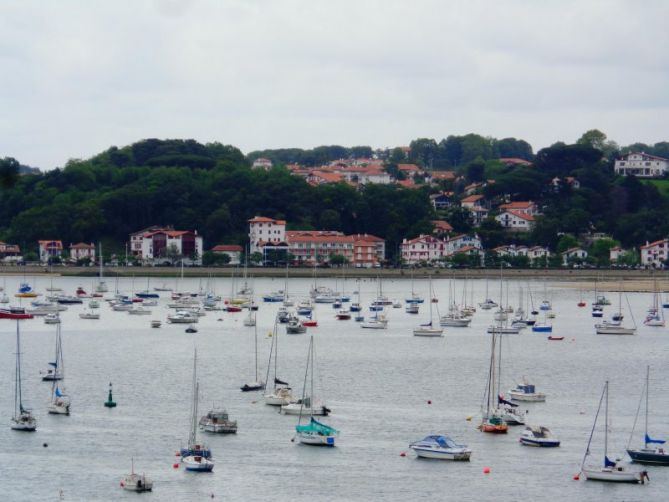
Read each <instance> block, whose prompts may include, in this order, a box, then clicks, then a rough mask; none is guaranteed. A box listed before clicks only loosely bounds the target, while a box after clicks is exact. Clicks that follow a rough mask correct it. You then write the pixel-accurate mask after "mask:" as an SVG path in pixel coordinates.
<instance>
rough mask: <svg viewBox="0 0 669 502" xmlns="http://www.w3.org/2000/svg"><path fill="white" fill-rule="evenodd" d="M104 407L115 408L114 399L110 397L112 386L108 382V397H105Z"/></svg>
mask: <svg viewBox="0 0 669 502" xmlns="http://www.w3.org/2000/svg"><path fill="white" fill-rule="evenodd" d="M105 407H106V408H116V401H114V398H113V397H112V384H111V382H109V396H108V397H107V400H106V401H105Z"/></svg>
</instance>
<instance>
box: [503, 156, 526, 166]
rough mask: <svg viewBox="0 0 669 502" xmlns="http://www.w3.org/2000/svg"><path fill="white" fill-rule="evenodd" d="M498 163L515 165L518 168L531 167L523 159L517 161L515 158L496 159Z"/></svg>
mask: <svg viewBox="0 0 669 502" xmlns="http://www.w3.org/2000/svg"><path fill="white" fill-rule="evenodd" d="M498 160H499V161H500V162H502V163H503V164H516V165H519V166H531V165H532V162H530V161H528V160H525V159H518V158H516V157H506V158H501V159H498Z"/></svg>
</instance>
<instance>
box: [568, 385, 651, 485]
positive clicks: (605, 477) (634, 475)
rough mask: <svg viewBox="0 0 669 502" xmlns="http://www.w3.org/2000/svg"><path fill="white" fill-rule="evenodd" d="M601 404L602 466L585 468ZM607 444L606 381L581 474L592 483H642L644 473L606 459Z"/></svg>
mask: <svg viewBox="0 0 669 502" xmlns="http://www.w3.org/2000/svg"><path fill="white" fill-rule="evenodd" d="M602 402H604V403H605V405H604V464H603V465H602V466H588V467H586V466H585V461H586V460H587V458H588V456H590V444H591V443H592V436H593V435H594V433H595V428H596V427H597V418H598V417H599V412H600V411H601V409H602ZM608 442H609V381H608V380H607V381H606V383H605V384H604V389H603V390H602V396H601V397H600V398H599V406H598V407H597V414H596V415H595V422H594V423H593V424H592V431H591V432H590V439H588V446H587V447H586V448H585V454H584V455H583V461H582V462H581V472H582V473H583V475H584V476H585V479H587V480H593V481H611V482H617V483H643V480H644V478H645V477H646V476H645V472H642V471H637V470H633V469H630V468H629V466H626V465H623V464H620V463H619V462H620V461H619V460H616V461H615V462H614V461H612V460H610V459H609V457H608Z"/></svg>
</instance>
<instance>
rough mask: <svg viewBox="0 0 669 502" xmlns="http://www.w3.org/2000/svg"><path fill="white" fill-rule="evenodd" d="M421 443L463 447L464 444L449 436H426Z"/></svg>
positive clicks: (443, 446)
mask: <svg viewBox="0 0 669 502" xmlns="http://www.w3.org/2000/svg"><path fill="white" fill-rule="evenodd" d="M419 443H424V444H429V445H435V444H436V445H439V446H440V447H442V448H462V447H463V446H462V445H459V444H457V443H456V442H455V441H453V440H452V439H451V438H449V437H448V436H426V437H425V438H423V439H422V440H421V441H419Z"/></svg>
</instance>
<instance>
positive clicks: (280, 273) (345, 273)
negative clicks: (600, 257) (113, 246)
mask: <svg viewBox="0 0 669 502" xmlns="http://www.w3.org/2000/svg"><path fill="white" fill-rule="evenodd" d="M314 271H316V274H315V276H316V277H318V278H319V279H327V278H331V279H334V278H342V277H345V278H346V279H349V280H350V279H357V278H360V279H375V278H378V277H381V278H387V279H409V278H411V277H412V272H413V277H414V278H415V279H427V278H429V277H432V278H435V279H438V278H441V279H451V278H453V279H489V280H498V279H499V277H500V271H499V270H498V269H446V268H419V269H414V270H413V271H412V270H411V269H406V268H405V269H392V268H390V269H364V268H318V269H313V268H289V269H285V268H270V267H252V268H248V269H247V276H248V277H257V278H277V277H286V275H287V276H288V277H290V278H312V277H314ZM0 275H2V276H45V277H61V276H62V277H97V275H98V269H97V268H96V267H67V266H52V267H50V268H49V267H41V266H26V267H11V266H7V267H1V268H0ZM104 275H105V277H107V278H115V277H133V276H139V277H152V278H153V277H156V278H175V277H178V276H180V275H181V268H180V267H106V268H105V269H104ZM183 275H184V277H189V278H198V277H217V278H226V277H236V278H239V277H242V276H243V275H244V270H243V268H241V267H223V268H222V267H190V268H184V269H183ZM503 276H504V278H505V279H511V280H522V279H527V280H530V279H532V280H548V281H551V282H553V283H557V284H556V285H555V286H556V287H567V288H576V289H594V287H595V282H597V287H598V289H601V290H606V291H618V290H620V289H621V287H620V286H621V284H622V290H624V291H653V289H654V282H655V281H657V286H658V290H659V291H667V290H669V271H666V270H613V269H599V270H597V269H513V268H509V269H504V270H503Z"/></svg>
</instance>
